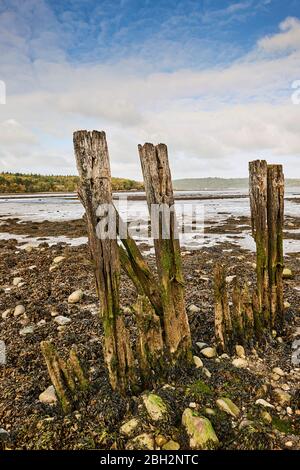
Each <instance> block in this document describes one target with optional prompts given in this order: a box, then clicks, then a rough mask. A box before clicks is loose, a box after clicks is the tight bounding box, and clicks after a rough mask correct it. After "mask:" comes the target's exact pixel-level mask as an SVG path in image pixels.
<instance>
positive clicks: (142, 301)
mask: <svg viewBox="0 0 300 470" xmlns="http://www.w3.org/2000/svg"><path fill="white" fill-rule="evenodd" d="M134 310H135V314H136V323H137V327H138V330H139V335H138V344H137V350H138V360H139V365H140V371H141V379H142V382H143V384H144V386H151V384H152V380H153V379H154V378H156V379H157V378H158V377H157V374H159V375H161V373H162V372H163V367H164V361H163V358H164V342H163V336H162V328H161V322H160V318H159V317H158V315H156V313H155V311H154V309H153V307H152V305H151V303H150V301H149V299H148V297H146V296H145V295H138V299H137V302H136V305H135V306H134ZM153 374H154V375H153Z"/></svg>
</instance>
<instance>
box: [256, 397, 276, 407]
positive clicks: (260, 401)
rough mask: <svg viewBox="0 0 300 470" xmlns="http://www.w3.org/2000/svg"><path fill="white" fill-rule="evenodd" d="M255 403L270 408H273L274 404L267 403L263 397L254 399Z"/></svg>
mask: <svg viewBox="0 0 300 470" xmlns="http://www.w3.org/2000/svg"><path fill="white" fill-rule="evenodd" d="M255 404H256V405H260V406H263V407H264V408H270V409H274V408H275V407H274V405H271V403H269V402H268V401H266V400H264V399H263V398H259V399H258V400H256V402H255Z"/></svg>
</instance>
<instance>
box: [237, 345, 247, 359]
mask: <svg viewBox="0 0 300 470" xmlns="http://www.w3.org/2000/svg"><path fill="white" fill-rule="evenodd" d="M235 352H236V355H237V356H238V357H241V358H242V359H245V357H246V353H245V349H244V347H243V346H241V345H240V344H237V345H236V347H235Z"/></svg>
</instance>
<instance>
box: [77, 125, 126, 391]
mask: <svg viewBox="0 0 300 470" xmlns="http://www.w3.org/2000/svg"><path fill="white" fill-rule="evenodd" d="M73 140H74V150H75V156H76V162H77V168H78V172H79V177H80V183H79V189H78V194H79V197H80V199H81V201H82V203H83V205H84V207H85V211H86V217H87V228H88V238H89V247H90V251H91V256H92V260H93V265H94V273H95V279H96V284H97V291H98V294H99V297H100V316H101V318H102V321H103V329H104V356H105V360H106V363H107V367H108V371H109V377H110V382H111V385H112V387H113V389H119V390H121V391H122V390H125V389H126V388H127V386H128V385H130V384H132V383H134V358H133V353H132V350H131V346H130V342H129V337H128V332H127V330H126V327H125V324H124V321H123V318H122V316H121V313H120V305H119V280H120V261H119V249H118V244H117V241H116V238H112V237H110V236H107V237H106V238H104V237H99V236H98V235H97V224H98V222H99V221H100V220H101V216H100V217H99V208H100V207H102V208H104V209H105V207H107V208H109V207H110V208H112V207H113V205H112V186H111V173H110V164H109V154H108V148H107V143H106V136H105V133H104V132H98V131H93V132H88V131H77V132H75V133H74V136H73ZM106 215H107V214H106Z"/></svg>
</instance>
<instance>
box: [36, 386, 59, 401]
mask: <svg viewBox="0 0 300 470" xmlns="http://www.w3.org/2000/svg"><path fill="white" fill-rule="evenodd" d="M39 400H40V402H42V403H47V404H48V405H51V404H52V403H56V402H57V397H56V393H55V389H54V387H53V385H50V386H49V387H48V388H46V390H45V391H44V392H42V393H41V394H40V396H39Z"/></svg>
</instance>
